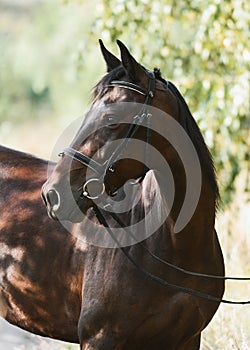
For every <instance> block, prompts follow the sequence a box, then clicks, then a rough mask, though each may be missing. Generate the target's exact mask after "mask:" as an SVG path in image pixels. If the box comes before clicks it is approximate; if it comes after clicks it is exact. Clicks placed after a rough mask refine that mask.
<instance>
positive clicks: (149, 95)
mask: <svg viewBox="0 0 250 350" xmlns="http://www.w3.org/2000/svg"><path fill="white" fill-rule="evenodd" d="M147 72H148V77H149V82H148V88H147V89H145V88H142V87H141V86H139V85H136V84H133V83H130V82H127V81H120V80H113V81H111V82H110V83H109V84H108V87H114V86H117V87H121V88H125V89H129V90H132V91H135V92H137V93H139V94H141V95H144V96H146V99H145V102H144V104H143V107H142V110H141V112H140V113H139V114H138V115H136V116H135V117H134V123H132V124H131V125H130V127H129V129H128V131H127V133H126V135H125V136H124V138H123V141H122V142H121V143H120V144H119V145H118V146H117V148H116V149H115V151H114V152H113V153H112V155H111V156H110V158H109V159H108V160H107V161H105V162H104V163H103V164H101V163H99V162H97V161H95V160H93V159H92V158H90V157H88V156H87V155H85V154H84V153H81V152H79V151H77V150H75V149H73V148H70V147H68V148H66V149H64V151H63V152H61V153H60V154H59V155H60V156H65V155H66V156H69V157H71V158H72V159H74V160H76V161H78V162H80V163H81V164H83V165H85V166H86V167H89V168H90V169H91V170H93V171H94V173H95V174H96V175H97V176H98V177H97V178H90V179H88V180H87V181H86V182H85V184H84V185H83V188H82V196H83V197H86V198H89V199H92V200H95V199H98V198H100V197H101V196H102V195H103V193H104V192H105V185H104V179H105V176H106V174H107V172H109V171H110V172H113V171H114V170H113V167H114V163H115V162H116V161H117V159H118V158H119V155H120V153H121V152H122V150H123V149H124V148H125V147H126V145H127V143H128V142H129V140H130V139H132V138H133V136H134V135H135V134H136V132H137V130H138V129H139V127H140V126H141V125H142V124H143V122H144V121H145V119H146V118H148V120H147V124H146V125H147V127H146V128H147V140H146V145H148V144H149V143H150V132H151V130H150V117H151V114H150V113H148V106H150V105H151V102H152V99H153V98H154V94H155V89H156V78H155V75H154V73H153V72H150V71H147ZM166 83H167V82H166ZM146 152H147V150H146ZM145 171H147V169H145ZM144 175H145V173H144V174H143V175H142V177H143V176H144ZM91 182H97V183H99V184H101V187H100V188H101V191H100V193H99V194H97V195H95V196H91V195H90V193H89V192H88V188H87V186H88V184H89V183H91ZM93 209H94V212H95V214H96V217H97V219H98V221H99V222H100V224H101V225H103V226H104V227H105V228H106V230H107V232H108V233H109V235H110V236H111V238H112V239H113V241H114V242H115V243H116V245H117V247H118V248H119V249H120V250H121V251H122V252H123V254H124V255H125V256H126V257H127V259H128V260H129V261H130V262H131V263H132V264H133V265H134V266H135V268H136V269H137V270H138V271H140V272H141V273H142V274H143V275H144V276H146V277H148V278H150V279H151V280H153V281H155V282H157V283H158V284H160V285H162V286H164V287H167V288H171V289H175V290H178V291H180V292H183V293H186V294H189V295H193V296H195V297H199V298H203V299H206V300H209V301H213V302H217V303H225V304H233V305H246V304H250V300H249V301H231V300H226V299H222V298H218V297H215V296H212V295H209V294H206V293H202V292H199V291H196V290H193V289H189V288H185V287H182V286H179V285H175V284H172V283H169V282H167V281H166V280H163V279H162V278H160V277H158V276H156V275H154V274H152V273H150V272H149V271H147V270H146V269H144V268H143V267H141V266H140V265H139V264H138V263H137V262H136V261H135V260H134V258H133V257H132V256H131V255H130V254H129V253H128V252H127V250H126V249H125V248H124V247H122V246H121V245H120V243H119V241H118V240H117V238H116V236H115V235H114V233H113V231H112V229H111V228H110V227H109V225H108V223H107V221H106V219H105V217H104V215H103V213H102V211H101V210H100V209H99V208H98V206H97V205H96V204H94V205H93ZM109 214H110V215H111V216H112V217H113V219H114V220H115V221H116V222H117V223H118V224H119V225H120V226H121V227H122V228H123V229H124V230H125V231H126V233H127V234H128V235H129V236H130V237H132V238H133V239H134V241H135V243H138V242H137V241H136V237H135V236H134V235H133V233H132V232H131V231H130V230H129V228H128V227H126V225H125V224H124V223H123V222H122V220H121V219H120V218H119V217H118V216H117V215H116V214H115V213H112V212H109ZM138 244H139V245H140V246H142V248H143V249H144V250H145V251H146V252H147V253H148V254H149V255H150V256H151V257H152V258H153V259H154V260H156V261H158V262H160V263H162V264H164V265H166V266H168V267H170V268H173V269H175V270H176V271H179V272H181V273H184V274H186V275H191V276H196V277H202V278H210V279H221V280H237V281H249V280H250V278H248V277H227V276H217V275H209V274H203V273H197V272H193V271H188V270H185V269H183V268H181V267H179V266H176V265H174V264H171V263H170V262H167V261H165V260H162V259H161V258H159V257H158V256H156V255H155V254H154V253H152V252H151V251H150V250H149V249H148V247H147V246H146V245H145V244H144V243H142V242H139V243H138Z"/></svg>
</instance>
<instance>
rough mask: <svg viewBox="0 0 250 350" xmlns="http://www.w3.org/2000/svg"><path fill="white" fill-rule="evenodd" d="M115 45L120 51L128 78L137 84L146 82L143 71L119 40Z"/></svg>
mask: <svg viewBox="0 0 250 350" xmlns="http://www.w3.org/2000/svg"><path fill="white" fill-rule="evenodd" d="M117 44H118V46H119V48H120V51H121V59H122V64H123V66H124V68H125V69H126V70H127V72H128V74H129V76H130V78H131V79H132V80H133V81H134V82H137V83H138V82H143V81H144V80H146V79H147V74H146V72H145V69H144V68H143V67H142V66H141V65H140V64H139V63H138V62H137V61H136V60H135V59H134V57H133V56H132V55H131V53H130V52H129V50H128V49H127V47H126V46H125V45H124V44H123V43H122V42H121V41H120V40H117Z"/></svg>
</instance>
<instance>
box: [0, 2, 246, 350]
mask: <svg viewBox="0 0 250 350" xmlns="http://www.w3.org/2000/svg"><path fill="white" fill-rule="evenodd" d="M249 28H250V5H249V1H247V0H232V1H227V0H221V1H219V0H206V1H205V0H189V1H186V0H185V1H184V0H179V1H177V0H176V1H175V0H172V1H170V0H155V1H148V0H141V1H137V0H110V1H108V0H93V1H89V0H88V1H84V0H69V1H66V0H65V1H59V0H58V1H57V0H51V1H48V0H47V1H46V0H0V143H1V144H4V145H6V146H9V147H12V148H16V149H19V150H23V151H26V152H29V153H33V154H35V155H37V156H40V157H44V158H49V157H50V155H51V151H52V149H53V145H54V144H55V143H56V141H57V139H58V137H59V136H60V135H61V133H62V132H63V130H64V129H65V128H66V127H67V125H68V124H69V123H71V122H72V121H73V120H74V119H75V118H77V117H79V116H81V115H84V111H86V109H87V108H88V105H89V98H90V94H91V89H92V87H93V86H94V85H95V84H96V83H97V81H98V80H99V79H100V78H101V76H102V74H104V73H105V65H104V62H103V60H102V57H101V54H100V50H99V47H98V39H99V38H102V39H103V40H104V42H105V44H106V46H108V47H110V49H111V50H112V51H113V52H114V53H115V54H118V50H117V47H116V45H115V40H116V39H120V40H122V41H124V43H125V44H127V45H128V46H129V48H130V49H131V50H132V52H133V54H134V55H135V56H136V58H137V59H138V60H139V61H140V62H141V63H142V64H144V65H145V66H147V68H149V69H152V68H154V67H155V66H157V67H160V68H161V71H162V73H163V75H164V77H165V78H168V79H170V80H171V81H173V82H174V83H175V84H176V85H177V86H178V87H179V89H180V91H181V92H182V94H183V95H184V97H185V99H186V101H187V102H188V104H189V106H190V109H191V111H192V113H193V115H194V117H195V118H196V120H197V122H198V124H199V126H200V128H201V130H202V132H203V134H204V136H205V139H206V142H207V144H208V146H209V147H210V149H211V152H212V154H213V156H214V159H215V165H216V168H217V171H218V181H219V184H220V189H221V196H222V203H221V209H220V210H219V212H218V220H217V224H216V227H217V231H218V233H219V238H220V241H221V243H222V249H223V253H224V257H225V262H226V270H227V274H229V275H241V276H243V275H244V276H246V275H250V253H249V251H250V249H249V248H250V235H249V233H250V232H249V231H250V215H249V214H250V205H249V181H250V165H249V154H250V152H249V151H250V150H249V148H250V133H249V125H250V116H249V96H250V85H249V78H250V74H249V71H250V69H249V68H250V47H249V34H250V33H249ZM225 297H226V298H231V299H235V300H239V299H243V300H244V299H250V283H247V282H233V283H232V282H230V284H229V283H228V284H227V289H226V295H225ZM77 348H78V347H77V346H73V345H72V346H71V345H67V344H65V343H62V342H47V341H44V340H43V339H42V338H38V337H36V336H33V335H30V334H29V333H24V332H23V331H21V330H17V331H16V328H13V327H10V326H8V324H7V323H5V322H2V323H0V350H6V349H8V350H12V349H13V350H14V349H16V350H24V349H29V350H47V349H50V350H53V349H60V350H63V349H64V350H65V349H68V350H70V349H77ZM218 349H220V350H225V349H240V350H246V349H250V306H242V307H241V306H228V305H226V306H224V305H223V306H221V307H220V309H219V312H218V313H217V314H216V316H215V318H214V319H213V321H212V322H211V323H210V325H209V327H208V328H207V329H206V331H205V332H204V335H203V340H202V350H218Z"/></svg>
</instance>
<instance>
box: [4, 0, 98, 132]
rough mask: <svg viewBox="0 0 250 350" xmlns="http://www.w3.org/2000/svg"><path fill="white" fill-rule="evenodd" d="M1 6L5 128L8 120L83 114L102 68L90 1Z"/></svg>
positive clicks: (9, 123)
mask: <svg viewBox="0 0 250 350" xmlns="http://www.w3.org/2000/svg"><path fill="white" fill-rule="evenodd" d="M1 6H3V8H2V7H1ZM0 10H2V11H1V12H0V23H1V24H0V52H1V54H0V134H1V127H2V128H4V126H5V125H6V123H8V125H10V127H14V125H18V123H22V122H24V121H26V120H27V119H33V120H34V119H39V120H43V119H48V121H47V123H50V122H51V119H56V118H59V117H60V118H61V119H64V118H65V119H67V120H68V121H70V120H71V119H70V118H74V117H76V116H79V115H80V114H81V113H82V112H83V111H84V109H85V108H86V106H87V104H88V100H89V94H90V89H91V86H92V85H93V84H94V83H95V82H96V79H97V77H96V76H100V74H101V68H102V66H100V65H96V64H95V62H97V59H98V56H97V57H96V55H95V52H97V50H98V47H97V40H96V42H95V44H96V45H95V47H94V45H90V44H89V40H88V39H89V38H88V34H87V28H88V27H89V25H90V20H91V17H89V16H86V18H85V20H84V21H83V20H82V18H83V17H84V14H85V13H86V11H88V5H84V4H83V5H80V4H78V5H74V4H68V5H63V4H62V3H61V2H60V1H57V0H54V1H52V2H50V1H43V2H37V1H34V2H31V1H29V2H26V1H24V2H23V3H22V4H19V3H18V2H16V1H15V2H13V3H11V2H10V5H8V6H6V7H4V5H1V3H0ZM86 52H87V54H86ZM87 62H90V63H92V64H90V63H89V65H88V66H86V65H87ZM93 63H94V64H93ZM103 66H104V65H103ZM99 67H100V68H99ZM98 69H99V71H98ZM93 77H94V79H93Z"/></svg>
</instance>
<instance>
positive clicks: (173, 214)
mask: <svg viewBox="0 0 250 350" xmlns="http://www.w3.org/2000/svg"><path fill="white" fill-rule="evenodd" d="M168 154H169V152H168ZM166 161H167V162H168V164H169V166H170V168H171V172H172V174H173V177H174V183H175V198H174V202H173V204H172V206H171V209H170V214H169V218H168V219H167V220H166V221H165V223H164V225H165V230H164V233H165V234H166V235H169V236H170V237H171V241H172V243H173V245H174V246H175V247H176V249H178V250H183V251H185V250H186V247H187V246H188V247H190V241H192V247H190V249H191V250H192V249H195V250H197V249H199V247H200V246H202V245H204V244H211V242H212V240H213V239H214V221H215V211H216V200H215V194H214V191H213V188H212V186H211V184H210V182H209V179H208V177H207V175H206V173H205V171H204V169H203V168H202V166H201V189H200V196H199V200H198V203H197V206H196V208H195V211H194V213H193V215H192V217H191V218H190V219H189V221H188V223H187V225H186V226H185V227H184V228H183V229H182V230H181V231H180V232H178V233H175V231H174V226H175V223H176V221H177V219H178V216H179V214H180V211H181V209H182V206H183V204H184V198H185V194H186V175H185V170H184V168H183V165H182V163H181V161H180V160H177V159H176V157H172V158H171V157H170V158H169V156H168V159H166ZM161 181H162V183H164V179H161ZM165 182H166V180H165ZM195 190H197V189H196V188H194V191H195ZM163 196H164V198H165V200H166V203H167V204H168V194H167V193H164V191H163ZM187 242H188V243H189V244H188V245H187Z"/></svg>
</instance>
